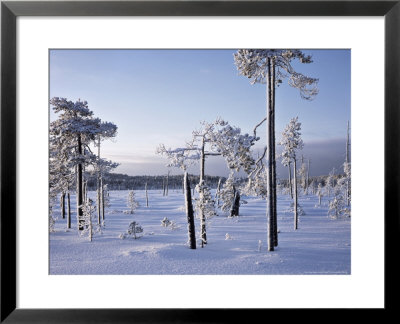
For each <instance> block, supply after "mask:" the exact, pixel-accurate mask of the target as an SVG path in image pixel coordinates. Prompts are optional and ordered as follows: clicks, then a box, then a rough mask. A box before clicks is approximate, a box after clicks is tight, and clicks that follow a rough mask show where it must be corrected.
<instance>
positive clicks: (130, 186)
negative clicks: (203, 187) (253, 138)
mask: <svg viewBox="0 0 400 324" xmlns="http://www.w3.org/2000/svg"><path fill="white" fill-rule="evenodd" d="M219 179H221V182H222V183H224V182H225V180H226V178H225V177H215V176H207V175H206V176H205V181H206V183H207V185H208V186H209V187H210V188H217V186H218V181H219ZM96 181H97V180H96V176H95V175H93V176H89V178H88V183H87V185H88V188H89V190H95V189H96V187H97V184H96ZM103 181H104V184H106V185H108V189H109V190H144V189H145V185H146V183H147V189H149V190H151V189H163V186H165V185H166V183H167V175H165V176H129V175H127V174H121V173H107V174H105V175H104V176H103ZM189 181H190V184H191V186H192V187H194V186H195V185H196V184H198V183H199V176H198V175H189ZM182 185H183V175H169V176H168V188H169V190H174V189H182Z"/></svg>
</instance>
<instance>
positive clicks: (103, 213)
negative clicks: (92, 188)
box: [100, 176, 106, 221]
mask: <svg viewBox="0 0 400 324" xmlns="http://www.w3.org/2000/svg"><path fill="white" fill-rule="evenodd" d="M100 199H101V217H102V219H103V221H104V220H105V218H106V212H105V207H106V206H105V203H104V184H103V176H101V178H100Z"/></svg>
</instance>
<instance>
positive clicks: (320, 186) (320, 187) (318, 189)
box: [317, 183, 324, 206]
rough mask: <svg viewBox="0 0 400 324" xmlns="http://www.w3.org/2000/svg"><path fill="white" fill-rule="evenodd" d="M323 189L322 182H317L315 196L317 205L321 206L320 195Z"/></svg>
mask: <svg viewBox="0 0 400 324" xmlns="http://www.w3.org/2000/svg"><path fill="white" fill-rule="evenodd" d="M323 191H324V190H323V188H322V184H321V183H319V184H318V188H317V196H318V204H319V206H321V198H322V196H323V195H324V192H323Z"/></svg>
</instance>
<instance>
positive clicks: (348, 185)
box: [346, 121, 350, 206]
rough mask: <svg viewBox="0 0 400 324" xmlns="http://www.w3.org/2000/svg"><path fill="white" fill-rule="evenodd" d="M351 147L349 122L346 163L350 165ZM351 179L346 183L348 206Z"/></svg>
mask: <svg viewBox="0 0 400 324" xmlns="http://www.w3.org/2000/svg"><path fill="white" fill-rule="evenodd" d="M349 146H350V122H349V121H347V140H346V163H347V164H348V163H349V162H350V159H349V153H350V150H349ZM349 180H350V179H347V183H346V206H349V204H350V182H349Z"/></svg>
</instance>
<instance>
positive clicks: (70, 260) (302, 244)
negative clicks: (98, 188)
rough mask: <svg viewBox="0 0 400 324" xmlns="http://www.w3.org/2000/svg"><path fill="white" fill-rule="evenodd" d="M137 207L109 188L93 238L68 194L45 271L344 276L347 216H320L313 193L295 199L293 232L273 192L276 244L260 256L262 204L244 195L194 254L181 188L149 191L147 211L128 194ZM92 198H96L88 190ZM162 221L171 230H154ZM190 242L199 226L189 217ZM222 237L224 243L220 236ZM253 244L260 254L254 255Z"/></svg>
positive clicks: (285, 200)
mask: <svg viewBox="0 0 400 324" xmlns="http://www.w3.org/2000/svg"><path fill="white" fill-rule="evenodd" d="M135 193H136V198H137V200H138V201H139V203H140V206H139V208H138V209H137V211H136V213H135V214H134V215H130V214H125V213H123V211H124V210H127V209H128V208H127V206H126V201H127V196H128V191H111V192H110V200H111V206H110V207H109V208H108V210H107V211H106V217H105V218H106V220H105V229H104V231H103V233H102V234H97V235H95V236H94V237H93V241H92V242H89V240H88V238H87V237H81V236H79V234H78V231H77V229H76V228H77V223H76V218H75V216H76V205H75V197H74V196H71V203H72V206H71V209H72V212H73V214H72V229H70V230H67V229H66V220H65V219H61V217H60V216H59V215H60V210H59V206H56V207H55V211H54V215H55V216H58V219H57V221H56V225H55V232H53V233H50V234H49V242H50V262H49V264H50V268H49V273H50V274H123V275H127V274H135V275H137V274H157V275H159V274H171V275H177V274H190V275H194V274H224V275H228V274H258V275H263V274H305V275H306V274H312V275H314V274H350V269H351V266H350V259H351V258H350V251H351V239H350V232H351V230H350V229H351V226H350V224H351V222H350V219H345V220H344V219H339V220H332V219H329V218H328V217H327V199H326V198H325V197H323V200H322V206H317V205H318V198H317V197H315V196H312V195H309V196H303V195H301V196H300V199H299V203H300V204H301V206H302V207H303V209H304V211H305V213H306V214H305V215H303V216H300V221H299V229H298V230H296V231H295V230H294V229H293V213H292V212H288V211H287V210H288V208H289V205H290V199H289V197H288V196H287V195H278V228H279V231H280V233H279V245H278V247H276V249H275V251H274V252H268V251H267V221H266V216H265V210H266V203H265V200H262V199H259V198H246V200H247V202H248V204H245V205H242V206H241V208H240V215H241V216H239V217H235V218H229V217H226V216H224V215H223V213H222V212H219V216H216V217H214V218H212V219H211V220H209V222H208V224H207V239H208V244H207V245H206V246H205V247H204V248H201V247H200V246H199V244H198V247H197V249H196V250H191V249H189V248H188V245H187V222H186V215H185V210H184V197H183V193H182V191H181V190H170V191H169V195H168V196H167V197H166V196H163V195H162V191H161V190H151V191H149V207H146V202H145V196H144V191H140V190H138V191H135ZM88 195H89V197H91V198H92V199H94V201H95V200H96V199H95V196H96V193H95V192H89V194H88ZM164 217H167V218H168V219H169V220H171V221H174V222H175V223H176V225H177V228H175V229H171V228H170V227H163V226H161V220H162V219H163V218H164ZM133 220H134V221H136V222H138V223H139V224H140V225H141V226H142V227H143V230H144V232H143V233H142V234H143V236H142V237H141V238H140V239H136V240H134V239H130V238H127V239H124V240H123V239H121V238H120V237H119V236H120V234H122V233H124V232H126V230H127V229H128V226H129V223H130V222H131V221H133ZM195 225H196V238H198V237H199V229H200V226H199V221H198V220H196V224H195ZM227 238H228V239H227ZM259 240H260V241H261V249H260V250H259Z"/></svg>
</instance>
